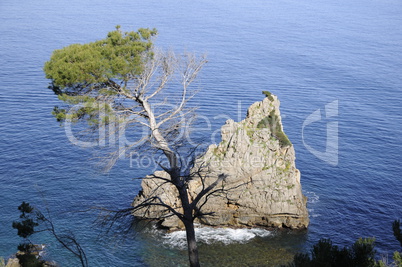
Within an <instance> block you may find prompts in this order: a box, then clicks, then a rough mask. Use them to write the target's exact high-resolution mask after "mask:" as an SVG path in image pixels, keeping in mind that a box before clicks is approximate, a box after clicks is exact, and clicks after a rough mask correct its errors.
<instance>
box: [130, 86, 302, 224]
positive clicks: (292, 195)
mask: <svg viewBox="0 0 402 267" xmlns="http://www.w3.org/2000/svg"><path fill="white" fill-rule="evenodd" d="M264 93H265V94H266V97H265V98H264V100H263V101H261V102H256V103H254V104H253V105H251V106H250V107H249V109H248V112H247V116H246V118H245V119H244V120H242V121H240V122H234V121H233V120H228V121H226V124H225V125H223V126H222V128H221V135H222V139H221V140H222V141H221V142H220V143H219V144H218V145H215V144H213V145H210V146H209V147H208V149H207V151H206V153H205V154H204V155H203V156H202V157H200V158H198V159H197V161H196V163H195V166H194V167H193V171H194V173H197V175H195V176H194V177H193V179H192V180H190V181H189V183H188V189H189V190H188V191H189V195H190V199H194V198H195V197H196V195H197V193H199V192H200V191H201V190H202V188H203V183H202V180H201V178H200V177H203V181H204V186H205V185H209V184H212V183H213V182H214V181H216V179H217V177H218V176H219V175H224V176H225V179H224V180H222V181H221V182H220V183H219V184H218V185H217V186H216V188H217V189H223V190H222V191H219V192H217V193H216V194H213V195H210V196H209V197H208V201H206V202H205V204H204V205H203V206H202V212H203V213H211V214H212V215H208V216H204V217H202V218H200V219H199V223H201V224H204V225H211V226H229V227H254V226H258V227H268V228H270V227H275V228H282V227H287V228H291V229H303V228H306V227H307V226H308V223H309V218H308V212H307V208H306V201H307V199H306V197H305V196H304V195H303V194H302V190H301V184H300V172H299V170H298V169H296V166H295V151H294V148H293V145H292V144H291V142H290V141H289V139H288V138H287V136H286V134H285V133H284V132H283V128H282V122H281V116H280V111H279V100H278V98H277V97H276V96H274V95H271V94H270V93H269V92H264ZM155 175H156V176H162V177H166V178H168V177H169V176H168V175H167V173H165V172H163V171H160V172H156V173H155ZM141 185H142V190H141V192H140V193H139V194H138V196H137V197H136V198H135V200H134V203H133V205H138V204H139V203H141V201H143V200H144V199H147V198H148V197H149V196H151V194H152V195H155V192H156V194H157V195H158V196H159V197H160V198H161V200H162V201H163V202H164V203H166V204H168V205H170V206H172V207H174V208H176V209H180V201H179V199H178V197H177V193H176V192H177V191H176V189H175V188H174V187H173V186H172V185H170V184H166V183H165V184H163V181H162V180H159V179H151V178H149V177H148V179H143V181H142V184H141ZM166 214H167V213H166V211H162V210H161V208H160V207H158V206H154V207H151V208H149V207H148V208H147V210H146V211H145V210H139V211H137V212H135V214H134V215H136V216H137V217H141V218H157V217H166V216H163V215H166ZM160 223H161V225H162V226H164V227H168V228H170V229H177V228H182V225H181V222H180V220H179V219H177V218H176V217H174V216H170V217H166V218H163V219H162V220H161V221H160Z"/></svg>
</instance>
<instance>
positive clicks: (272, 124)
mask: <svg viewBox="0 0 402 267" xmlns="http://www.w3.org/2000/svg"><path fill="white" fill-rule="evenodd" d="M257 128H258V129H263V128H269V129H270V131H271V135H272V136H273V137H275V138H276V139H277V140H278V141H279V144H280V146H281V147H285V146H290V145H292V143H291V142H290V140H289V138H288V137H287V135H286V134H285V133H284V132H283V131H282V127H281V124H280V123H279V117H278V116H277V115H276V114H275V111H274V110H272V111H271V112H270V113H269V115H268V116H266V117H265V118H263V119H262V120H260V121H259V122H258V124H257Z"/></svg>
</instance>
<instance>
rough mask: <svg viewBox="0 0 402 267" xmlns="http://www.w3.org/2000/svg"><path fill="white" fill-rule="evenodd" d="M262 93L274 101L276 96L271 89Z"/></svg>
mask: <svg viewBox="0 0 402 267" xmlns="http://www.w3.org/2000/svg"><path fill="white" fill-rule="evenodd" d="M262 93H263V94H264V95H265V96H266V97H268V99H269V100H271V101H274V98H273V97H272V94H271V92H269V91H262Z"/></svg>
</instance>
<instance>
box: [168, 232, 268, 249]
mask: <svg viewBox="0 0 402 267" xmlns="http://www.w3.org/2000/svg"><path fill="white" fill-rule="evenodd" d="M195 235H196V239H197V241H198V242H201V243H204V244H208V245H209V244H214V243H219V244H224V245H229V244H233V243H241V244H244V243H247V242H249V241H250V240H252V239H253V238H255V237H267V236H270V235H273V232H272V231H268V230H265V229H260V228H252V229H232V228H213V227H197V228H195ZM163 244H164V245H167V246H169V247H172V248H178V249H186V248H187V241H186V232H185V231H175V232H171V233H167V234H165V235H164V236H163Z"/></svg>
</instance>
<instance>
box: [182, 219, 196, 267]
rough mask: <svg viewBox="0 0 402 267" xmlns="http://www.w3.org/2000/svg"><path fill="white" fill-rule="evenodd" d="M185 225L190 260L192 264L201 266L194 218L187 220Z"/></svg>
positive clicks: (194, 266)
mask: <svg viewBox="0 0 402 267" xmlns="http://www.w3.org/2000/svg"><path fill="white" fill-rule="evenodd" d="M184 226H185V227H186V236H187V249H188V259H189V261H190V266H191V267H200V262H199V259H198V247H197V242H196V240H195V230H194V223H193V221H192V220H191V221H186V222H185V223H184Z"/></svg>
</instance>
